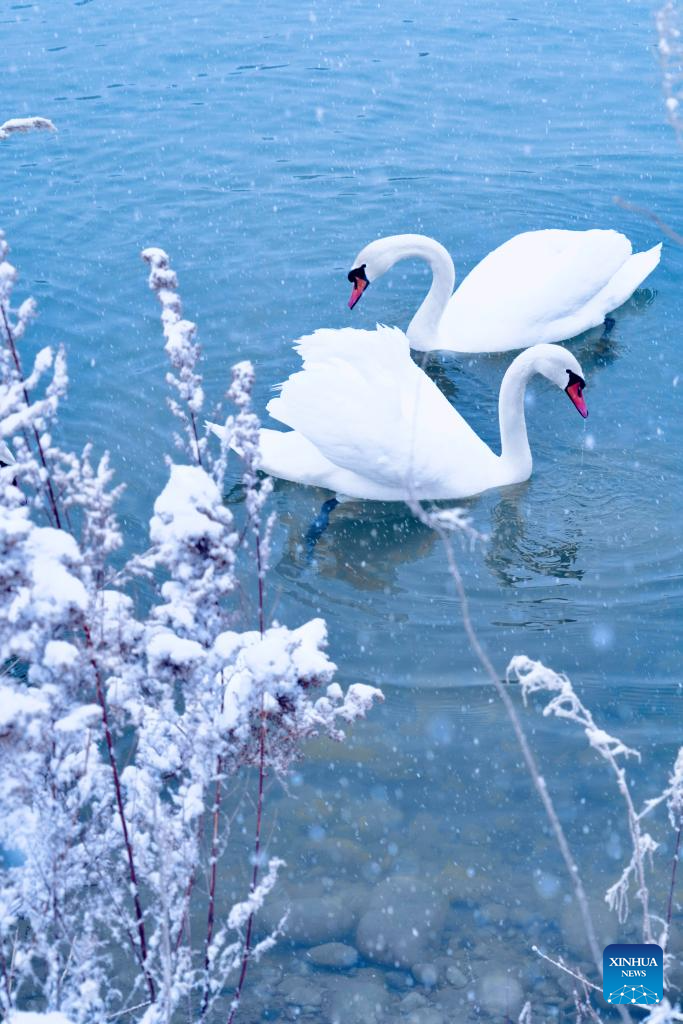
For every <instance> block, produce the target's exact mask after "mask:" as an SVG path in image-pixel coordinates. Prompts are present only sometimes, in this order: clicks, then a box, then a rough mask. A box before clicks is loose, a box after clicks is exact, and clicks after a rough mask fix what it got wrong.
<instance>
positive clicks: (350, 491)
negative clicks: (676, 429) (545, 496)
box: [212, 326, 588, 501]
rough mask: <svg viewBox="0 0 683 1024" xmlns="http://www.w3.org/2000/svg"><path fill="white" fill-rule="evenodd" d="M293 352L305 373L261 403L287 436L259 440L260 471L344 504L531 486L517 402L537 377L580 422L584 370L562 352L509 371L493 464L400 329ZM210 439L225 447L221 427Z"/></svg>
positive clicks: (313, 342) (348, 332)
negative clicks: (562, 395) (561, 396)
mask: <svg viewBox="0 0 683 1024" xmlns="http://www.w3.org/2000/svg"><path fill="white" fill-rule="evenodd" d="M295 347H296V349H297V351H298V352H299V354H300V355H301V357H302V359H303V369H302V370H300V371H299V372H298V373H293V374H292V375H291V376H290V377H289V378H288V379H287V380H286V381H285V382H284V384H282V385H281V390H280V395H279V396H278V397H276V398H273V399H271V401H270V402H269V403H268V411H269V412H270V414H271V415H272V416H273V417H274V418H275V419H277V420H279V421H280V422H281V423H284V424H286V425H287V426H288V427H291V428H292V429H291V430H289V431H286V432H283V431H278V430H268V429H262V430H261V435H260V442H261V445H260V447H261V463H262V465H261V468H262V469H263V470H264V471H265V472H266V473H269V474H270V475H271V476H276V477H280V478H282V479H284V480H292V481H294V482H297V483H302V484H309V485H311V486H315V487H326V488H328V489H329V490H331V491H334V492H335V493H336V494H339V495H343V496H345V497H348V498H365V499H370V500H377V501H405V500H411V499H444V498H465V497H468V496H470V495H474V494H480V493H481V492H482V491H486V490H488V489H489V488H491V487H503V486H506V485H508V484H515V483H519V482H521V481H522V480H526V479H528V477H529V476H530V474H531V468H532V460H531V451H530V449H529V441H528V438H527V430H526V422H525V417H524V395H525V391H526V386H527V383H528V381H529V379H530V378H531V377H532V376H533V375H534V374H537V373H538V374H541V375H542V376H544V377H545V378H547V380H549V381H551V382H552V383H553V384H555V385H557V386H558V387H559V388H561V389H562V390H563V391H565V392H566V394H567V395H568V397H569V398H570V399H571V401H572V402H573V404H574V405H575V407H576V408H577V409H578V411H579V412H580V413H581V415H582V416H584V417H585V416H587V415H588V412H587V409H586V404H585V401H584V399H583V388H584V386H585V385H584V379H583V372H582V370H581V367H580V365H579V363H578V362H577V360H576V359H575V358H574V356H573V355H572V354H571V352H568V351H567V350H566V349H564V348H561V347H559V346H552V345H538V346H536V347H535V348H533V349H530V350H528V351H527V352H522V353H521V354H520V355H518V356H517V358H516V359H514V360H513V362H512V363H511V365H510V366H509V367H508V369H507V371H506V373H505V376H504V377H503V381H502V384H501V388H500V398H499V422H500V440H501V453H500V455H497V454H496V453H495V452H493V451H492V450H491V448H489V446H488V445H487V444H486V443H485V442H484V441H482V440H481V438H480V437H479V436H478V435H477V434H476V433H475V431H474V430H473V429H472V427H470V425H469V424H468V423H467V422H466V420H464V419H463V417H462V416H461V415H460V414H459V413H458V412H457V411H456V410H455V409H454V408H453V407H452V406H451V405H450V404H449V402H448V400H447V399H446V398H445V396H444V395H443V394H442V393H441V391H439V389H438V388H437V387H436V385H435V384H434V383H433V381H432V380H430V378H429V377H428V376H427V375H426V374H425V373H424V372H423V371H422V370H421V369H420V368H419V367H418V366H417V365H416V364H415V363H414V362H413V360H412V359H411V357H410V346H409V343H408V339H407V337H406V335H405V334H404V333H403V332H402V331H400V330H399V329H398V328H395V327H393V328H392V327H383V326H378V327H377V329H376V330H375V331H363V330H355V329H353V328H344V329H343V330H339V331H333V330H319V331H316V332H315V334H312V335H310V336H309V337H306V338H302V339H300V340H299V341H298V342H297V343H296V345H295ZM212 430H213V431H214V433H216V434H218V435H219V436H221V435H222V432H223V428H222V427H220V426H216V425H212Z"/></svg>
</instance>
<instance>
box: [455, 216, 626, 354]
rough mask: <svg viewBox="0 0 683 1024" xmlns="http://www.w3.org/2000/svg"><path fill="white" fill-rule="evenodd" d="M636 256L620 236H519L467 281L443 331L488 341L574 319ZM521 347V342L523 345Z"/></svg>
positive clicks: (607, 233)
mask: <svg viewBox="0 0 683 1024" xmlns="http://www.w3.org/2000/svg"><path fill="white" fill-rule="evenodd" d="M631 253H632V248H631V243H630V242H629V240H628V238H626V236H625V235H622V234H620V233H619V232H618V231H603V230H599V229H593V230H590V231H565V230H560V229H554V228H553V229H548V230H545V231H527V232H525V233H523V234H521V235H516V236H515V237H514V238H511V239H509V241H507V242H505V243H504V244H503V245H501V246H499V247H498V248H497V249H494V250H493V252H491V253H489V255H488V256H486V257H485V258H484V259H483V260H482V261H481V263H478V264H477V266H476V267H475V268H474V269H473V270H472V271H471V272H470V273H469V274H468V275H467V277H465V279H464V280H463V282H462V284H461V285H460V286H459V288H457V290H456V291H455V293H454V295H453V296H452V298H451V300H450V301H449V303H448V306H447V308H446V312H445V314H444V321H443V326H442V329H445V330H446V331H448V332H452V333H453V334H454V335H457V336H458V337H465V338H470V337H471V338H473V339H474V338H479V337H481V339H482V346H483V345H484V343H485V340H488V339H489V338H490V337H495V334H496V331H498V332H499V333H500V332H501V331H504V332H505V333H506V334H507V335H509V334H510V333H511V332H512V333H514V330H515V325H519V328H520V330H521V331H522V333H523V332H524V331H525V330H526V331H527V332H528V331H529V330H530V329H532V328H533V327H534V325H538V326H542V325H543V324H544V323H549V322H552V321H556V320H561V319H563V318H565V317H571V316H572V315H574V314H575V313H576V312H577V311H578V310H580V309H582V308H583V307H584V306H585V305H586V304H587V303H589V302H590V301H591V300H592V299H593V298H594V297H595V295H597V293H598V292H600V291H601V290H602V289H603V288H604V287H605V286H606V285H607V283H608V282H609V281H610V279H611V278H612V277H613V276H614V275H615V274H616V273H617V271H618V270H619V269H620V267H622V266H623V265H624V263H625V262H626V261H627V260H628V259H629V257H630V256H631ZM522 343H523V342H522Z"/></svg>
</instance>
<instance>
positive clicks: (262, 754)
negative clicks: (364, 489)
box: [228, 532, 266, 1024]
mask: <svg viewBox="0 0 683 1024" xmlns="http://www.w3.org/2000/svg"><path fill="white" fill-rule="evenodd" d="M260 541H261V538H260V536H259V533H258V532H257V533H256V568H257V571H258V598H259V608H258V611H259V630H260V632H261V636H263V633H264V630H265V623H264V612H263V566H262V562H261V543H260ZM260 717H261V727H260V731H259V761H258V803H257V806H256V833H255V835H254V870H253V872H252V876H251V889H250V890H249V891H250V892H254V891H255V889H256V886H257V884H258V874H259V860H260V856H261V822H262V820H263V783H264V779H265V775H266V771H265V766H266V715H265V711H264V708H263V695H261V714H260ZM253 927H254V914H253V912H252V913H251V914H250V915H249V919H248V921H247V933H246V935H245V937H244V950H243V952H242V966H241V968H240V976H239V979H238V981H237V987H236V988H235V995H234V996H233V1000H232V1006H231V1008H230V1016H229V1017H228V1024H233V1022H234V1020H235V1016H236V1015H237V1010H238V1009H239V1005H240V999H241V998H242V989H243V987H244V979H245V978H246V976H247V967H248V965H249V953H250V952H251V933H252V930H253Z"/></svg>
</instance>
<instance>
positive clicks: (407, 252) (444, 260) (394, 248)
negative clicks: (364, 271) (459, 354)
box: [373, 235, 455, 351]
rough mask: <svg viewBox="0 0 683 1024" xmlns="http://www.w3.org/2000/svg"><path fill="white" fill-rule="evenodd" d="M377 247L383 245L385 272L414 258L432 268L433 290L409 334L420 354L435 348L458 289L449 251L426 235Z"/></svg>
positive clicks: (398, 238)
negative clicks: (400, 262) (455, 287)
mask: <svg viewBox="0 0 683 1024" xmlns="http://www.w3.org/2000/svg"><path fill="white" fill-rule="evenodd" d="M382 243H383V244H382ZM373 244H374V245H380V244H382V248H383V250H384V251H383V252H382V254H381V256H380V260H381V262H382V264H383V272H384V271H385V270H388V269H389V268H390V267H393V265H394V263H398V261H399V260H405V259H409V258H412V257H417V258H418V259H423V260H426V261H427V263H428V264H429V266H430V267H431V268H432V284H431V287H430V289H429V291H428V293H427V295H426V297H425V299H424V302H423V303H422V305H421V306H420V308H419V309H418V311H417V313H416V314H415V316H414V317H413V319H412V320H411V321H410V325H409V327H408V330H407V332H406V333H407V335H408V338H409V340H410V344H411V346H412V348H415V349H419V350H420V351H427V350H429V349H432V348H434V347H435V342H436V339H437V335H438V331H439V322H440V320H441V317H442V315H443V312H444V310H445V308H446V305H447V303H448V300H449V299H450V297H451V295H452V294H453V288H454V286H455V267H454V266H453V260H452V259H451V257H450V254H449V253H448V250H446V249H444V247H443V246H442V245H440V244H439V242H436V241H435V240H434V239H433V238H428V237H427V236H426V235H392V236H391V237H390V238H384V239H382V240H381V243H377V242H375V243H373ZM382 257H384V258H383V259H382Z"/></svg>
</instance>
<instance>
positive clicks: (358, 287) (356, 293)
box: [349, 277, 368, 309]
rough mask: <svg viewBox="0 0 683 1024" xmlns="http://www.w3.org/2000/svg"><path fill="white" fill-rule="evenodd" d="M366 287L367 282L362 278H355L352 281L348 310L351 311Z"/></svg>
mask: <svg viewBox="0 0 683 1024" xmlns="http://www.w3.org/2000/svg"><path fill="white" fill-rule="evenodd" d="M367 286H368V282H367V281H364V280H363V278H362V277H356V278H355V279H354V282H353V291H352V292H351V298H350V299H349V309H353V307H354V306H355V305H356V303H357V302H358V300H359V299H360V297H361V295H362V294H363V292H364V291H365V289H366V288H367Z"/></svg>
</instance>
